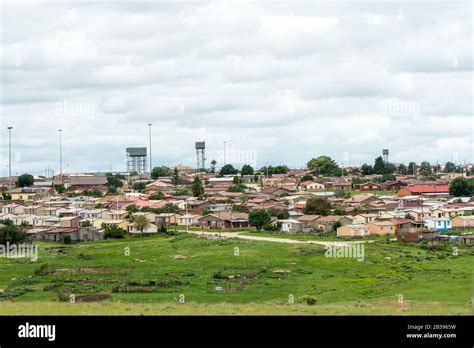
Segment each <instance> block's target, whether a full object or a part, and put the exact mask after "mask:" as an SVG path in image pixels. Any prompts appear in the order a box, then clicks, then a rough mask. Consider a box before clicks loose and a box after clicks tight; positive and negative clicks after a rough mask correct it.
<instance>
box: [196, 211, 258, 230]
mask: <svg viewBox="0 0 474 348" xmlns="http://www.w3.org/2000/svg"><path fill="white" fill-rule="evenodd" d="M198 224H199V225H200V226H201V227H202V228H241V227H248V226H249V215H248V214H247V213H232V212H222V213H213V214H207V215H205V216H203V217H200V218H199V219H198Z"/></svg>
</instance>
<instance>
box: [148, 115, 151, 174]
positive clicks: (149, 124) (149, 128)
mask: <svg viewBox="0 0 474 348" xmlns="http://www.w3.org/2000/svg"><path fill="white" fill-rule="evenodd" d="M148 131H149V139H150V175H151V171H152V163H151V123H148Z"/></svg>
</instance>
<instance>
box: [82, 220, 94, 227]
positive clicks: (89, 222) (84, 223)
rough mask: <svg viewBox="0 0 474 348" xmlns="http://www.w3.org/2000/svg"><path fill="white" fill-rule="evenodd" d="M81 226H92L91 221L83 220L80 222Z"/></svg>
mask: <svg viewBox="0 0 474 348" xmlns="http://www.w3.org/2000/svg"><path fill="white" fill-rule="evenodd" d="M81 227H92V222H91V221H89V220H84V221H82V222H81Z"/></svg>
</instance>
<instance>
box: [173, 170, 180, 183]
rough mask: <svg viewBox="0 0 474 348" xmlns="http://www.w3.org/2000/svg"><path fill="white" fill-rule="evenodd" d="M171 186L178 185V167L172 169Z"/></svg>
mask: <svg viewBox="0 0 474 348" xmlns="http://www.w3.org/2000/svg"><path fill="white" fill-rule="evenodd" d="M173 185H175V186H177V185H179V171H178V167H174V174H173Z"/></svg>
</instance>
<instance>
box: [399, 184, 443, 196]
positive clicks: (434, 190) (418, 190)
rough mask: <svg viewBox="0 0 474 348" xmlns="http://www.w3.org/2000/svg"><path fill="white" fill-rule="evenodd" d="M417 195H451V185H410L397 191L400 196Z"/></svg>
mask: <svg viewBox="0 0 474 348" xmlns="http://www.w3.org/2000/svg"><path fill="white" fill-rule="evenodd" d="M415 195H426V196H446V195H449V185H408V186H406V187H404V188H401V189H400V190H398V192H397V196H398V197H405V196H415Z"/></svg>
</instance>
